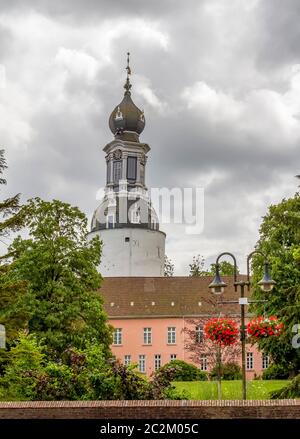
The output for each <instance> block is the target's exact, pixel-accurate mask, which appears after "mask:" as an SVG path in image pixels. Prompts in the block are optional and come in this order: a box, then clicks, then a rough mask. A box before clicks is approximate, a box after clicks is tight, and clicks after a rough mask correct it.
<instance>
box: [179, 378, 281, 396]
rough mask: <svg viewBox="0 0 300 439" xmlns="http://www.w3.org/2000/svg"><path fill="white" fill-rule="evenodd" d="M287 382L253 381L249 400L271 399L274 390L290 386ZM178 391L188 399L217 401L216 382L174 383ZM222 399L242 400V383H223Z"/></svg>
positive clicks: (248, 390) (250, 386)
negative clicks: (183, 392) (183, 393)
mask: <svg viewBox="0 0 300 439" xmlns="http://www.w3.org/2000/svg"><path fill="white" fill-rule="evenodd" d="M288 382H289V381H287V380H270V381H262V380H253V381H248V382H247V399H269V393H270V392H271V391H272V390H278V389H280V388H281V387H284V386H286V385H287V384H288ZM173 384H174V385H175V387H176V389H177V390H178V391H179V392H181V391H185V393H186V394H187V395H188V396H187V397H188V399H217V398H218V393H217V382H216V381H186V382H184V381H180V382H175V383H173ZM222 399H242V382H241V381H238V380H237V381H222Z"/></svg>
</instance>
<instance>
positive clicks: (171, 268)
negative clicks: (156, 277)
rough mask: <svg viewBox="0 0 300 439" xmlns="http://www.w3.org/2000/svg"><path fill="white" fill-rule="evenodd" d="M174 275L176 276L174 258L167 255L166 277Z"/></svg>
mask: <svg viewBox="0 0 300 439" xmlns="http://www.w3.org/2000/svg"><path fill="white" fill-rule="evenodd" d="M172 276H174V264H173V262H172V260H171V259H169V258H168V256H167V255H165V262H164V277H172Z"/></svg>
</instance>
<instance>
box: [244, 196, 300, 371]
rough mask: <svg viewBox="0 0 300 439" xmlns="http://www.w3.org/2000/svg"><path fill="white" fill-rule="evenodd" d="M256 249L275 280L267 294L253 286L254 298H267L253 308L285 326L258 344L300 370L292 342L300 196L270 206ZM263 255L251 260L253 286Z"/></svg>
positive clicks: (298, 292) (299, 311) (298, 300)
mask: <svg viewBox="0 0 300 439" xmlns="http://www.w3.org/2000/svg"><path fill="white" fill-rule="evenodd" d="M257 248H258V249H260V250H262V251H263V252H264V253H265V254H266V255H268V259H269V261H270V263H271V269H272V273H271V274H272V277H273V279H274V280H275V281H276V282H277V284H276V286H275V288H274V289H273V291H272V292H270V293H264V292H262V291H261V290H260V289H259V288H257V287H255V289H254V297H255V298H257V299H267V302H266V303H265V304H264V305H262V304H261V303H256V304H255V305H253V306H252V309H253V311H254V312H255V313H256V314H257V315H259V314H263V313H266V314H267V315H276V316H277V317H278V318H280V320H281V321H282V322H283V323H284V325H285V331H284V332H283V333H282V335H281V336H280V337H269V338H265V339H263V340H260V342H259V345H260V347H261V348H262V349H263V350H264V351H265V352H266V353H268V354H269V355H270V356H271V358H272V359H273V360H274V361H275V362H276V363H278V364H281V365H283V366H284V367H286V369H287V370H290V371H291V372H292V373H294V374H296V373H299V370H300V349H295V347H293V345H292V338H293V336H294V335H295V328H296V326H295V325H298V324H299V323H300V195H299V194H298V193H296V194H295V196H294V197H292V198H289V199H284V200H282V202H281V203H279V204H277V205H272V206H270V208H269V210H268V213H267V214H266V216H265V217H264V218H263V222H262V224H261V227H260V237H259V241H258V243H257ZM262 263H263V261H262V258H260V257H257V258H256V259H255V260H254V261H253V281H254V285H256V284H257V281H259V279H260V278H261V272H262Z"/></svg>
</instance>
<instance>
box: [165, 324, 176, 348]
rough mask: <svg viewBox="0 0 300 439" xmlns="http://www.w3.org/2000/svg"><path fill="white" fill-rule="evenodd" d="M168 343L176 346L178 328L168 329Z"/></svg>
mask: <svg viewBox="0 0 300 439" xmlns="http://www.w3.org/2000/svg"><path fill="white" fill-rule="evenodd" d="M167 342H168V344H176V327H175V326H169V327H168V333H167Z"/></svg>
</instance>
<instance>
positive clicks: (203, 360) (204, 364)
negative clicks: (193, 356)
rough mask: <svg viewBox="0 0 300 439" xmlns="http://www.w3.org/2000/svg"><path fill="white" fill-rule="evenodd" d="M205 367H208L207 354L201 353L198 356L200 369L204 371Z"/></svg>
mask: <svg viewBox="0 0 300 439" xmlns="http://www.w3.org/2000/svg"><path fill="white" fill-rule="evenodd" d="M207 369H208V362H207V356H206V355H201V357H200V370H203V371H204V372H206V371H207Z"/></svg>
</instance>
